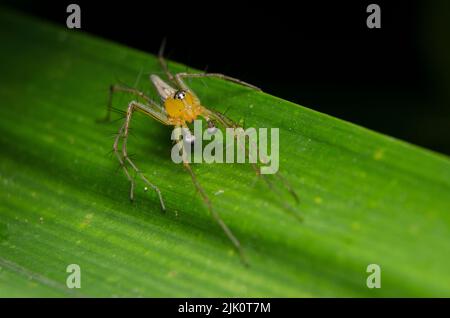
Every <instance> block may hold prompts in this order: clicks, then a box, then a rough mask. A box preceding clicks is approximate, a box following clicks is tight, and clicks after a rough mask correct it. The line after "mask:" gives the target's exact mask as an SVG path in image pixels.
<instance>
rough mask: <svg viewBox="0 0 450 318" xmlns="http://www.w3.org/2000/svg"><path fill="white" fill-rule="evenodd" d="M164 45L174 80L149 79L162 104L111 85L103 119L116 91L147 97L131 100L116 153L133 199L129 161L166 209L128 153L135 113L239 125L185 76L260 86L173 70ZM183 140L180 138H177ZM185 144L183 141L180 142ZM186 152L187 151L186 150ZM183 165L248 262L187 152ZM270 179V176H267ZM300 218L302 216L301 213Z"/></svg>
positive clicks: (211, 125)
mask: <svg viewBox="0 0 450 318" xmlns="http://www.w3.org/2000/svg"><path fill="white" fill-rule="evenodd" d="M164 46H165V43H164V42H163V44H162V45H161V48H160V51H159V55H158V60H159V63H160V64H161V67H162V69H163V71H164V73H165V74H166V76H167V78H168V80H169V82H170V83H171V84H172V85H170V84H168V83H166V82H165V81H163V80H162V79H161V78H160V77H159V76H158V75H155V74H151V75H150V80H151V82H152V83H153V85H154V86H155V88H156V90H157V92H158V94H159V95H160V97H161V100H162V105H161V104H159V103H157V102H155V101H154V100H152V99H151V98H149V97H148V96H147V95H145V94H144V93H143V92H142V91H140V90H137V89H135V88H131V87H126V86H122V85H111V86H110V90H109V99H108V105H107V114H106V117H105V118H104V119H103V120H102V121H109V120H110V116H111V110H112V97H113V94H114V93H115V92H125V93H129V94H132V95H135V96H136V97H139V98H140V99H141V100H143V101H145V102H144V103H141V102H138V101H135V100H133V101H131V102H130V103H129V104H128V107H127V111H126V115H125V121H124V123H123V125H122V126H121V127H120V129H119V131H118V134H117V135H116V137H115V140H114V144H113V151H114V154H115V156H116V157H117V159H118V161H119V164H120V166H121V167H122V169H123V171H124V173H125V175H126V177H127V179H128V180H129V182H130V184H131V186H130V200H133V199H134V188H135V180H134V179H133V178H132V176H131V174H130V171H129V168H128V167H127V165H129V166H130V167H131V168H132V169H133V170H134V171H135V172H136V174H137V175H139V177H140V178H141V179H142V180H143V181H144V182H145V183H146V184H147V185H148V186H149V187H150V188H151V189H153V190H154V191H155V192H156V193H157V195H158V198H159V201H160V205H161V209H162V210H163V211H165V209H166V207H165V204H164V200H163V198H162V195H161V191H160V190H159V188H158V187H157V186H156V185H154V184H153V183H152V182H150V181H149V180H148V179H147V177H146V176H145V175H144V174H143V173H142V171H141V170H139V168H138V167H137V166H136V165H135V164H134V162H133V161H132V160H131V159H130V157H129V155H128V153H127V141H128V136H129V131H130V122H131V118H132V116H133V114H134V113H135V112H136V111H137V112H140V113H143V114H145V115H147V116H149V117H151V118H153V119H155V120H157V121H159V122H160V123H162V124H164V125H169V126H174V128H177V127H178V128H187V129H188V127H187V124H189V123H192V122H193V121H194V120H196V119H198V118H199V117H202V118H204V119H205V120H206V122H207V124H208V129H216V123H218V124H219V125H221V126H222V127H225V128H226V127H229V128H239V125H238V124H236V123H235V122H233V121H232V120H231V119H229V118H228V117H226V116H225V115H224V114H222V113H219V112H217V111H214V110H211V109H208V108H206V107H205V106H203V105H202V104H201V102H200V99H199V98H198V97H197V95H196V94H195V93H194V92H193V91H192V90H191V89H190V88H189V87H188V86H187V85H186V83H185V82H184V79H186V78H204V77H215V78H219V79H223V80H227V81H230V82H234V83H237V84H240V85H242V86H245V87H247V88H250V89H253V90H257V91H261V90H260V89H259V88H258V87H256V86H254V85H252V84H249V83H246V82H244V81H241V80H239V79H236V78H233V77H230V76H227V75H224V74H219V73H185V72H183V73H176V74H172V73H171V72H170V71H169V69H168V67H167V63H166V61H165V59H164V56H163V52H164ZM121 138H122V147H121V149H119V142H120V139H121ZM178 141H180V140H177V142H178ZM181 144H183V143H181ZM183 153H186V152H183ZM183 166H184V168H185V169H186V170H187V171H188V173H189V174H190V176H191V179H192V182H193V184H194V185H195V188H196V190H197V191H198V192H199V193H200V195H201V197H202V199H203V202H204V203H205V205H206V206H207V208H208V210H209V212H210V214H211V215H212V217H213V218H214V220H215V221H216V222H217V223H218V225H219V226H220V227H221V228H222V230H223V232H224V233H225V235H226V236H227V237H228V239H229V240H230V241H231V242H232V244H233V246H234V247H235V248H236V250H237V251H238V252H239V255H240V257H241V260H242V262H243V263H244V264H245V265H248V262H247V259H246V256H245V254H244V251H243V249H242V247H241V243H240V242H239V240H238V239H237V238H236V236H235V235H234V234H233V232H232V231H231V230H230V228H229V227H228V226H227V225H226V224H225V222H224V221H223V220H222V218H221V217H220V215H219V214H218V213H217V211H216V210H215V209H214V207H213V205H212V203H211V200H210V199H209V197H208V195H207V193H206V192H205V191H204V189H203V188H202V186H201V185H200V183H199V182H198V180H197V177H196V175H195V173H194V171H193V170H192V168H191V166H190V164H189V161H188V159H187V158H186V156H183ZM252 166H253V168H254V170H255V172H256V174H257V175H259V176H262V175H261V174H260V173H259V166H258V165H257V164H252ZM277 176H278V177H279V178H280V179H281V180H282V181H283V183H284V184H285V186H286V187H287V188H288V190H289V192H290V193H291V194H292V195H293V196H294V198H295V200H296V201H298V197H297V195H296V193H295V191H294V190H293V189H292V188H291V187H290V185H289V184H288V183H287V182H286V180H285V179H284V178H282V177H281V175H279V173H277ZM266 181H267V180H266ZM267 183H268V185H269V186H270V187H271V188H273V187H272V185H271V183H270V182H269V181H267ZM292 214H293V215H294V216H296V217H298V215H296V214H295V213H292ZM298 218H299V217H298Z"/></svg>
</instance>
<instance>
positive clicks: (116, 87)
mask: <svg viewBox="0 0 450 318" xmlns="http://www.w3.org/2000/svg"><path fill="white" fill-rule="evenodd" d="M115 92H124V93H130V94H133V95H135V96H137V97H141V98H142V99H144V100H145V101H146V103H147V104H148V105H150V106H152V107H153V108H155V110H156V111H159V112H164V110H163V109H162V107H161V106H159V105H158V104H156V103H155V102H154V101H153V100H152V99H150V97H148V96H147V95H145V94H144V93H143V92H141V91H140V90H138V89H136V88H132V87H127V86H123V85H118V84H116V85H111V86H110V87H109V96H108V104H107V106H106V107H107V109H106V116H105V117H104V118H101V119H99V120H98V121H99V122H107V121H110V119H111V110H112V98H113V95H114V93H115Z"/></svg>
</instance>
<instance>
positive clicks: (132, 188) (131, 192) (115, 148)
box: [113, 124, 134, 201]
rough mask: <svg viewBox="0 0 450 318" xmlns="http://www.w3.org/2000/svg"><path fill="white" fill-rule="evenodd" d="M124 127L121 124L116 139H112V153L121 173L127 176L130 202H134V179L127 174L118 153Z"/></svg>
mask: <svg viewBox="0 0 450 318" xmlns="http://www.w3.org/2000/svg"><path fill="white" fill-rule="evenodd" d="M124 127H125V124H123V125H122V127H120V129H119V133H118V134H117V136H116V138H115V139H114V144H113V151H114V154H115V155H116V157H117V160H119V164H120V166H121V167H122V169H123V172H124V173H125V175H126V176H127V179H128V181H130V184H131V186H130V201H133V200H134V179H133V178H132V177H131V175H130V173H129V172H128V169H127V167H126V166H125V162H124V161H123V159H122V157H121V155H120V152H119V139H120V137H121V136H122V132H123V129H124Z"/></svg>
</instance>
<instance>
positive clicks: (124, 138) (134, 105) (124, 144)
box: [114, 101, 166, 211]
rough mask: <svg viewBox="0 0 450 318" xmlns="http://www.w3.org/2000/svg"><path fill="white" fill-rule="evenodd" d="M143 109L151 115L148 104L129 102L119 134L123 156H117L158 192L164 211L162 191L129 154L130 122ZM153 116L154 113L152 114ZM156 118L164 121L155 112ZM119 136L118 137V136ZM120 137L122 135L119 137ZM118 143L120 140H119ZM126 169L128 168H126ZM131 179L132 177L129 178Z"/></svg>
mask: <svg viewBox="0 0 450 318" xmlns="http://www.w3.org/2000/svg"><path fill="white" fill-rule="evenodd" d="M136 110H138V111H142V112H144V113H146V114H149V115H151V113H150V112H149V111H150V110H151V109H149V108H148V107H147V106H146V105H143V104H140V103H138V102H136V101H132V102H131V103H129V104H128V108H127V116H126V119H125V123H124V125H123V126H122V128H121V129H120V131H119V133H120V134H119V136H121V137H122V157H120V156H119V155H118V156H117V157H118V158H119V162H120V163H121V164H124V160H126V162H128V164H129V165H130V166H131V167H132V168H133V169H134V171H136V173H137V174H138V175H139V177H140V178H141V179H142V180H143V181H144V182H145V183H146V184H147V185H148V186H149V187H151V188H152V189H153V190H154V191H155V192H156V193H157V194H158V197H159V201H160V204H161V208H162V210H163V211H165V210H166V207H165V204H164V201H163V198H162V195H161V191H160V190H159V188H158V187H157V186H156V185H154V184H153V183H151V182H150V181H149V180H148V179H147V178H146V177H145V175H144V174H143V173H142V171H141V170H140V169H139V168H138V167H137V166H136V165H135V164H134V162H133V161H132V160H131V159H130V157H129V156H128V154H127V141H128V135H129V127H130V122H131V118H132V115H133V112H134V111H136ZM151 116H152V115H151ZM152 117H154V118H156V119H158V120H160V121H161V122H163V118H162V117H159V118H158V117H155V114H153V116H152ZM116 138H117V137H116ZM119 138H120V137H119ZM117 143H118V142H117ZM114 145H115V149H116V148H117V145H116V143H115V144H114ZM124 169H125V168H124ZM125 171H126V170H125ZM126 174H127V177H129V173H128V171H126ZM129 180H130V178H129ZM132 188H134V184H132Z"/></svg>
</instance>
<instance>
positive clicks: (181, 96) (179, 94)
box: [173, 91, 186, 99]
mask: <svg viewBox="0 0 450 318" xmlns="http://www.w3.org/2000/svg"><path fill="white" fill-rule="evenodd" d="M185 97H186V92H185V91H177V92H176V93H175V96H174V97H173V98H175V99H184V98H185Z"/></svg>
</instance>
